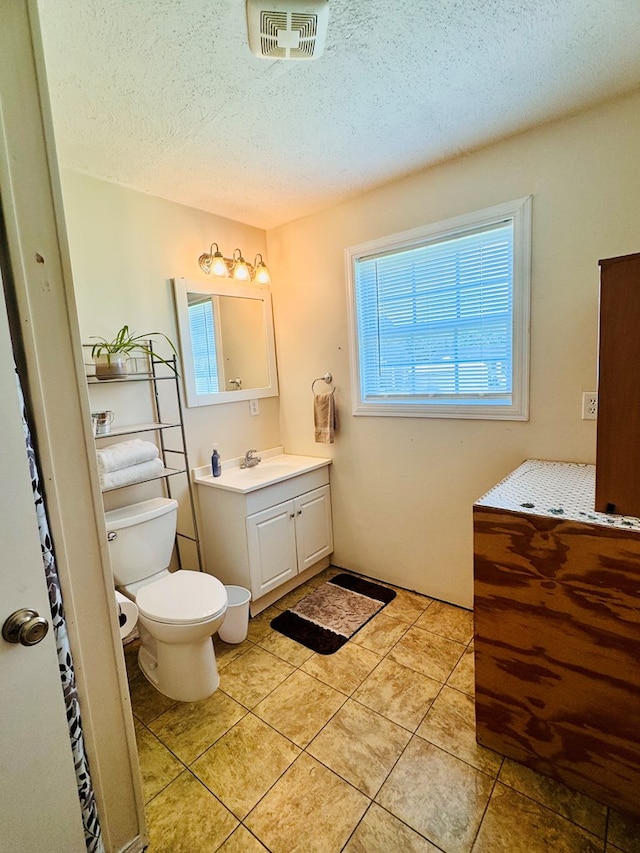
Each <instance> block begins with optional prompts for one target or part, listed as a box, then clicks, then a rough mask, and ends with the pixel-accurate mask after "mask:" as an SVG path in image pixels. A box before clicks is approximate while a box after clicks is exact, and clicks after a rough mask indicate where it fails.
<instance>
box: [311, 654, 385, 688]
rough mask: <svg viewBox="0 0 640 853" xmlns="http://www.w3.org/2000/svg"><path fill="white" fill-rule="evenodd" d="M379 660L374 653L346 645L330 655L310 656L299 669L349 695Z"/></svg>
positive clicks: (378, 656)
mask: <svg viewBox="0 0 640 853" xmlns="http://www.w3.org/2000/svg"><path fill="white" fill-rule="evenodd" d="M380 660H381V656H380V655H377V654H376V653H375V652H371V651H369V649H365V648H363V647H362V646H358V645H356V644H355V643H347V644H346V645H344V646H343V647H342V648H341V649H338V651H337V652H335V653H334V654H332V655H317V654H314V655H312V657H310V658H308V660H306V661H305V662H304V663H303V664H302V667H301V668H302V669H303V670H304V671H305V672H306V673H308V674H309V675H313V676H314V677H315V678H319V679H320V681H324V683H325V684H328V685H329V686H330V687H335V689H336V690H340V691H341V692H342V693H346V694H347V695H351V694H352V693H353V691H354V690H355V689H356V688H357V687H359V686H360V685H361V684H362V682H363V681H364V680H365V678H366V677H367V676H368V675H369V673H370V672H371V671H372V670H373V669H374V668H375V667H376V666H377V665H378V664H379V663H380Z"/></svg>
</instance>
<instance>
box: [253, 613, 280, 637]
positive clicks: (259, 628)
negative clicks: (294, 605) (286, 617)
mask: <svg viewBox="0 0 640 853" xmlns="http://www.w3.org/2000/svg"><path fill="white" fill-rule="evenodd" d="M280 612H281V611H280V608H279V607H274V605H271V607H267V609H266V610H263V611H262V613H258V615H257V616H252V617H251V619H249V628H248V631H247V639H249V640H251V642H252V643H257V642H259V641H260V640H263V639H264V638H265V637H266V636H267V634H270V633H271V631H273V628H272V627H271V620H272V619H274V618H275V617H276V616H277V615H278V613H280Z"/></svg>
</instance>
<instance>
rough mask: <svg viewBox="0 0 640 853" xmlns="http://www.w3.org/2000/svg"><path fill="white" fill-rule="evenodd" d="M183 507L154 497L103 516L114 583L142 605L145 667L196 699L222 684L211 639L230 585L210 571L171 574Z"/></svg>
mask: <svg viewBox="0 0 640 853" xmlns="http://www.w3.org/2000/svg"><path fill="white" fill-rule="evenodd" d="M177 511H178V502H177V501H175V500H171V499H168V498H153V499H151V500H147V501H141V502H140V503H135V504H131V505H130V506H124V507H121V508H120V509H114V510H110V511H109V512H106V513H105V518H106V523H107V538H108V541H109V552H110V557H111V567H112V569H113V575H114V579H115V585H116V588H117V589H119V590H120V592H122V593H123V594H124V595H126V596H127V597H128V598H130V599H131V600H132V601H135V603H136V605H137V607H138V611H139V617H138V626H139V629H140V641H141V645H140V651H139V652H138V663H139V664H140V669H141V670H142V672H143V673H144V674H145V676H146V677H147V678H148V679H149V681H150V682H151V683H152V684H153V686H154V687H155V688H156V689H157V690H159V691H160V692H161V693H164V694H165V696H169V697H171V698H172V699H178V700H179V701H181V702H196V701H198V700H199V699H205V698H206V697H207V696H210V695H211V694H212V693H213V692H214V691H215V690H216V689H217V687H218V685H219V683H220V676H219V675H218V667H217V666H216V658H215V653H214V649H213V640H212V637H213V634H214V633H215V632H216V631H217V630H218V628H219V627H220V625H221V624H222V621H223V619H224V615H225V613H226V610H227V591H226V589H225V587H224V585H223V584H222V583H221V582H220V581H219V580H218V579H217V578H214V577H212V576H211V575H208V574H205V573H204V572H194V571H185V570H179V571H177V572H173V573H171V572H169V570H168V568H167V567H168V565H169V562H170V560H171V553H172V550H173V544H174V540H175V533H176V523H177Z"/></svg>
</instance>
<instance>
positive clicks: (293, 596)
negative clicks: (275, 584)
mask: <svg viewBox="0 0 640 853" xmlns="http://www.w3.org/2000/svg"><path fill="white" fill-rule="evenodd" d="M313 581H315V578H313V580H312V581H306V582H305V583H303V584H300V586H297V587H296V588H295V589H292V590H291V592H288V593H287V594H286V595H283V596H282V598H279V599H278V600H277V601H276V607H279V608H280V610H288V609H289V608H290V607H293V605H294V604H297V603H298V602H299V601H300V599H302V598H304V597H305V595H309V594H310V593H312V592H313V591H314V590H315V589H317V588H318V587H319V586H320V585H321V583H324V581H321V582H320V583H317V582H316V583H314V582H313Z"/></svg>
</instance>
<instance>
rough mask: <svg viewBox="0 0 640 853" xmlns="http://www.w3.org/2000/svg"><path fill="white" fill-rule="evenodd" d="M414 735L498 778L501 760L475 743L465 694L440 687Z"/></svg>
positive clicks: (471, 711)
mask: <svg viewBox="0 0 640 853" xmlns="http://www.w3.org/2000/svg"><path fill="white" fill-rule="evenodd" d="M416 734H417V735H419V736H420V737H422V738H424V739H425V740H428V741H429V742H430V743H433V744H435V745H436V746H439V747H440V748H441V749H446V751H447V752H450V753H451V754H452V755H455V756H456V757H457V758H461V759H462V760H463V761H466V762H467V763H468V764H471V765H472V766H473V767H476V768H477V769H478V770H482V771H483V772H484V773H487V774H488V775H489V776H497V775H498V771H499V770H500V765H501V764H502V756H501V755H498V753H497V752H494V751H493V750H491V749H487V748H486V747H484V746H480V745H479V744H478V743H476V716H475V707H474V702H473V699H472V698H471V696H467V694H466V693H460V691H459V690H452V689H451V688H450V687H447V686H445V687H443V688H442V690H441V691H440V693H438V696H437V698H436V700H435V702H434V703H433V705H432V706H431V708H430V709H429V712H428V713H427V716H426V717H425V718H424V720H423V721H422V723H421V724H420V726H419V727H418V731H417V732H416Z"/></svg>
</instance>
